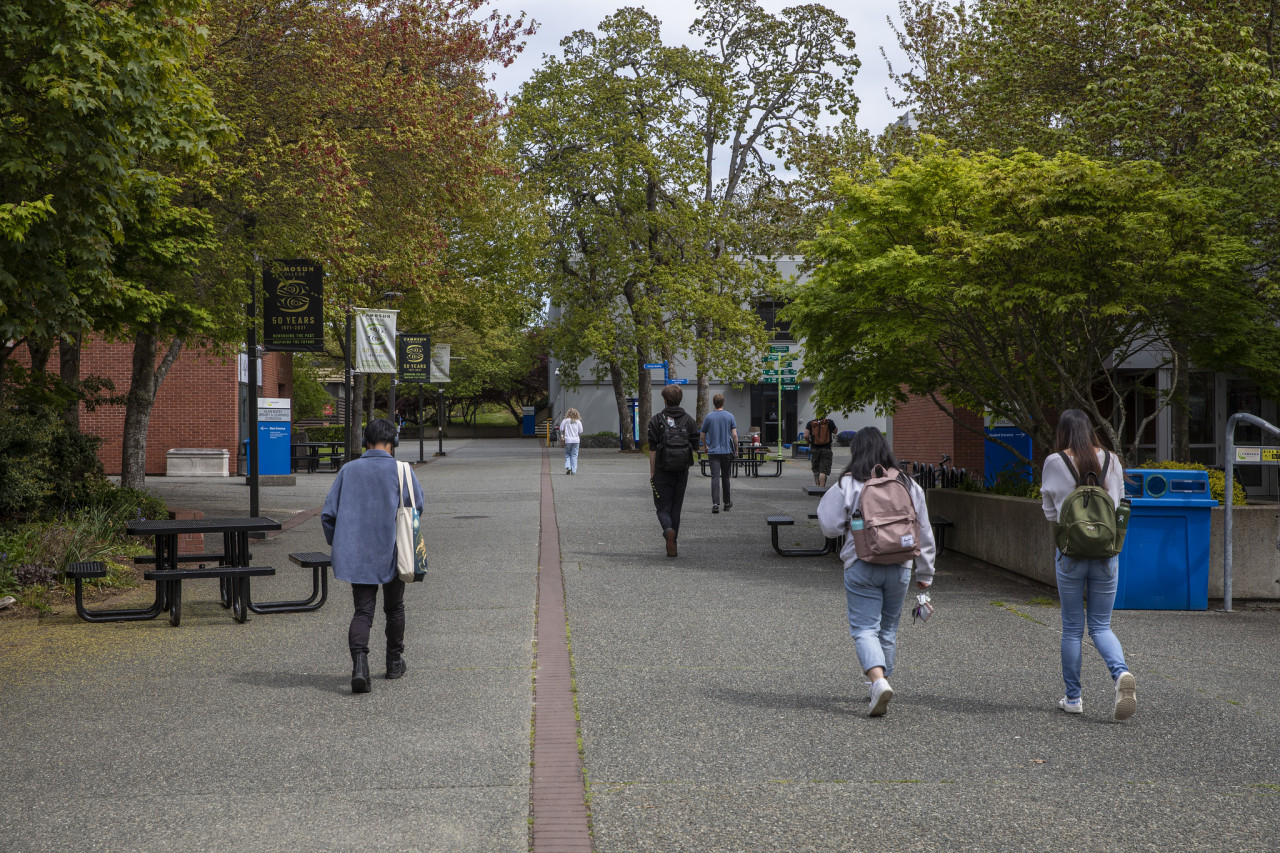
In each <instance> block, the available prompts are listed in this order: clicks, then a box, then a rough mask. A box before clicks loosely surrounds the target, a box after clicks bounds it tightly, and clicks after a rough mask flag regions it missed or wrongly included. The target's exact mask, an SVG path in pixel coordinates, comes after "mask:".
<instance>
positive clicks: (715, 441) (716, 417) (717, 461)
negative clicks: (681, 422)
mask: <svg viewBox="0 0 1280 853" xmlns="http://www.w3.org/2000/svg"><path fill="white" fill-rule="evenodd" d="M711 402H712V403H713V404H714V405H715V407H716V410H715V411H714V412H711V413H710V414H709V415H707V416H706V417H705V418H703V419H702V429H701V431H700V433H699V434H700V435H701V438H702V447H703V449H704V450H705V451H706V452H707V457H708V459H709V460H710V462H711V511H712V512H719V511H720V488H721V484H722V483H723V485H724V509H725V512H728V511H729V510H730V509H732V508H733V501H732V500H730V499H729V476H730V475H731V474H732V473H733V457H734V454H736V453H737V452H738V422H737V421H736V420H734V418H733V415H731V414H730V413H729V412H726V411H725V410H724V395H723V394H716V395H715V396H714V397H712V398H711Z"/></svg>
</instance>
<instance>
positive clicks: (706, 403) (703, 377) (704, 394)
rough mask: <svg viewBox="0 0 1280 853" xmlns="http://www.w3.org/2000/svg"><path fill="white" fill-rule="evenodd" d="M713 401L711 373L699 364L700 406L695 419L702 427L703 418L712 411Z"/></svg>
mask: <svg viewBox="0 0 1280 853" xmlns="http://www.w3.org/2000/svg"><path fill="white" fill-rule="evenodd" d="M710 403H711V374H710V373H709V372H708V371H707V370H705V369H704V368H703V367H702V364H701V363H699V364H698V406H697V413H696V414H695V415H694V419H695V420H696V421H697V422H698V428H699V429H701V428H702V419H703V418H705V417H706V416H707V412H708V411H710Z"/></svg>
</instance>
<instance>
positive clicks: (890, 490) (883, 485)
mask: <svg viewBox="0 0 1280 853" xmlns="http://www.w3.org/2000/svg"><path fill="white" fill-rule="evenodd" d="M905 479H906V477H905V475H904V474H902V473H901V472H900V471H894V472H893V473H892V474H889V473H887V472H886V471H885V469H884V466H883V465H877V466H876V467H875V469H874V470H872V472H871V477H870V478H869V479H868V480H867V481H866V482H865V483H863V484H862V494H861V496H860V497H859V499H858V506H857V507H855V508H854V511H853V516H852V518H851V519H850V523H849V530H850V535H852V536H853V546H854V549H855V550H856V551H857V553H858V559H859V560H862V561H863V562H864V563H881V564H886V565H893V564H897V563H905V562H906V561H907V560H910V559H911V558H913V557H918V556H920V522H919V521H918V520H917V519H916V507H915V502H914V501H913V500H912V499H911V489H910V487H909V486H908V485H907V483H906V482H904V480H905ZM859 523H861V526H860V527H859Z"/></svg>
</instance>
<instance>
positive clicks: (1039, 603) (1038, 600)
mask: <svg viewBox="0 0 1280 853" xmlns="http://www.w3.org/2000/svg"><path fill="white" fill-rule="evenodd" d="M1027 604H1030V605H1031V606H1033V607H1057V606H1058V602H1056V601H1054V600H1053V599H1052V598H1050V597H1049V596H1047V595H1037V596H1033V597H1032V598H1031V599H1029V600H1028V601H1027Z"/></svg>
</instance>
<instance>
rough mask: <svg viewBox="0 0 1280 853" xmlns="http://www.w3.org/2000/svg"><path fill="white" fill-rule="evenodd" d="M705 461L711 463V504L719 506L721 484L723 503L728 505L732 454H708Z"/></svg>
mask: <svg viewBox="0 0 1280 853" xmlns="http://www.w3.org/2000/svg"><path fill="white" fill-rule="evenodd" d="M707 459H709V460H710V461H711V502H712V503H713V504H715V505H716V506H719V505H720V484H721V483H723V484H724V502H725V503H730V502H731V500H732V499H731V498H730V497H729V478H730V477H732V476H733V454H732V453H709V454H707Z"/></svg>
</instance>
